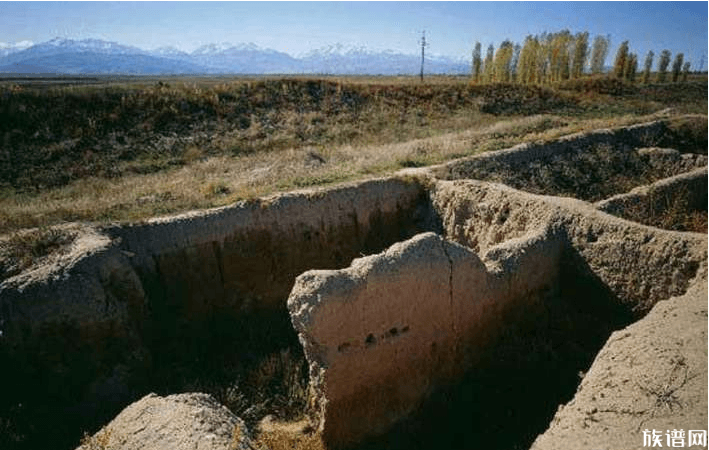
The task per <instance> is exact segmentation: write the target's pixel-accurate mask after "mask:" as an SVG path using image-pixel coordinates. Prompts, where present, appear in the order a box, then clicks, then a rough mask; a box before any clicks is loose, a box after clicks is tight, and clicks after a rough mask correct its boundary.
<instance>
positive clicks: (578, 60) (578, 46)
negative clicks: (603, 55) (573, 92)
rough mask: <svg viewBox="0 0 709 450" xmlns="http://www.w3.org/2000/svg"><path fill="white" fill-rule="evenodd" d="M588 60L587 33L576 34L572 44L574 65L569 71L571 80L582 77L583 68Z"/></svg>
mask: <svg viewBox="0 0 709 450" xmlns="http://www.w3.org/2000/svg"><path fill="white" fill-rule="evenodd" d="M587 58H588V31H584V32H583V33H577V34H576V40H575V42H574V63H573V68H572V70H571V78H580V77H581V75H583V68H584V67H585V66H586V59H587Z"/></svg>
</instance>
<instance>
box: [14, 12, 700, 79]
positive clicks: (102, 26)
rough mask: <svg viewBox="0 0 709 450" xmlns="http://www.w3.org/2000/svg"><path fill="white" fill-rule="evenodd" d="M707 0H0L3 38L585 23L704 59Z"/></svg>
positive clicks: (156, 37)
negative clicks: (82, 0) (687, 0)
mask: <svg viewBox="0 0 709 450" xmlns="http://www.w3.org/2000/svg"><path fill="white" fill-rule="evenodd" d="M707 5H708V3H707V2H706V1H704V2H684V1H678V2H47V3H45V2H0V42H5V43H9V42H20V41H32V42H35V43H39V42H43V41H47V40H49V39H52V38H54V37H65V38H71V39H83V38H99V39H105V40H110V41H117V42H120V43H123V44H128V45H134V46H137V47H140V48H144V49H152V48H157V47H160V46H167V45H169V46H175V47H178V48H180V49H183V50H187V51H191V50H194V49H195V48H197V47H199V46H200V45H204V44H208V43H212V42H230V43H234V44H237V43H242V42H244V43H245V42H253V43H255V44H257V45H259V46H261V47H267V48H273V49H275V50H279V51H284V52H287V53H290V54H291V55H299V54H302V53H304V52H306V51H308V50H312V49H315V48H318V47H322V46H325V45H329V44H334V43H342V44H346V45H364V46H367V47H369V48H372V49H375V50H384V49H391V50H395V51H401V52H404V53H416V52H417V41H418V39H419V37H420V33H421V30H423V29H425V30H426V34H427V38H428V41H429V43H430V45H429V49H428V51H429V52H430V53H433V54H439V55H449V56H454V57H465V58H468V57H469V55H470V53H471V50H472V47H473V45H474V43H475V41H480V42H481V43H482V44H483V48H485V47H487V46H488V45H489V44H493V45H495V47H497V46H498V45H499V43H500V42H502V41H503V40H504V39H510V40H512V41H513V42H519V43H521V42H523V40H524V37H525V36H526V35H528V34H539V33H542V32H544V31H549V32H552V31H559V30H561V29H564V28H568V29H569V30H571V31H572V32H578V31H588V32H589V33H590V34H591V39H593V37H594V36H596V35H599V34H601V35H610V36H611V50H610V54H609V56H608V59H609V60H611V59H612V58H613V55H614V53H615V49H616V48H617V46H618V44H620V42H621V41H622V40H625V39H627V40H629V41H630V47H631V51H634V52H636V53H638V55H639V59H640V62H641V64H642V60H643V58H644V55H645V54H646V53H647V51H648V50H653V51H654V52H655V54H656V55H657V54H659V52H660V51H661V50H662V49H668V50H670V51H671V52H672V53H673V55H674V54H675V53H677V52H683V53H684V54H685V60H687V59H688V60H690V61H692V63H693V66H697V65H698V64H699V62H700V60H702V59H703V60H704V67H706V64H707V57H706V53H707V42H708V38H707V14H708V13H707Z"/></svg>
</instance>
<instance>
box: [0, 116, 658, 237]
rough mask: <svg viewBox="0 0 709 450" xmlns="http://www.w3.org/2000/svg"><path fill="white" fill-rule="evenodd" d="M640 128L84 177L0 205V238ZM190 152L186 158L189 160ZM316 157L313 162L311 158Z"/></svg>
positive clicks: (510, 122) (490, 130) (537, 133)
mask: <svg viewBox="0 0 709 450" xmlns="http://www.w3.org/2000/svg"><path fill="white" fill-rule="evenodd" d="M644 120H647V118H646V117H634V116H626V117H620V118H614V119H588V120H584V121H567V120H564V119H562V118H560V117H558V116H553V115H535V116H529V117H521V118H512V119H507V120H504V121H502V120H500V121H497V122H495V123H492V124H490V123H489V122H486V121H483V123H482V124H479V125H477V126H473V127H470V128H468V129H467V130H466V131H462V132H454V133H445V134H442V135H439V136H434V137H429V138H422V139H415V140H410V141H406V142H400V143H390V144H383V145H349V144H348V145H340V146H337V147H331V148H322V149H315V148H314V147H311V146H306V147H302V148H290V149H286V150H275V151H269V152H259V153H251V154H246V155H240V156H225V155H219V156H211V157H205V158H193V159H192V161H191V162H190V163H189V164H186V165H184V166H182V167H178V168H173V169H170V170H165V171H160V172H157V173H150V174H133V175H126V176H123V177H121V178H117V179H107V178H98V177H90V178H85V179H81V180H78V181H75V182H72V183H70V184H68V185H66V186H62V187H58V188H55V189H47V190H42V191H40V192H38V193H36V194H28V193H25V194H14V195H7V196H2V197H0V233H2V232H9V231H11V230H16V229H20V228H28V227H36V226H41V225H46V224H56V223H60V222H63V221H76V220H89V221H125V220H128V221H135V220H141V219H144V218H147V217H151V216H155V215H161V214H168V213H173V212H179V211H185V210H189V209H194V208H205V207H216V206H223V205H228V204H230V203H233V202H235V201H238V200H242V199H249V198H254V197H257V196H263V195H268V194H271V193H274V192H278V191H288V190H292V189H297V188H302V187H308V186H317V185H325V184H329V183H336V182H340V181H347V180H353V179H358V178H365V177H372V176H380V175H384V174H387V173H391V172H393V171H395V170H398V169H401V168H404V167H414V166H416V167H418V166H425V165H430V164H435V163H439V162H443V161H446V160H449V159H452V158H457V157H461V156H466V155H470V154H475V153H479V152H484V151H489V150H497V149H500V148H506V147H509V146H512V145H515V144H517V143H520V142H524V141H529V140H548V139H553V138H555V137H559V136H562V135H564V134H569V133H574V132H577V131H581V130H587V129H595V128H601V127H609V126H621V125H626V124H630V123H636V122H641V121H644ZM195 152H197V150H191V152H190V153H191V154H195ZM313 154H316V155H317V158H314V157H313Z"/></svg>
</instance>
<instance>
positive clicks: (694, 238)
mask: <svg viewBox="0 0 709 450" xmlns="http://www.w3.org/2000/svg"><path fill="white" fill-rule="evenodd" d="M663 133H664V124H663V122H662V121H658V122H652V123H648V124H642V125H636V126H633V127H625V128H620V129H616V130H600V131H597V132H592V133H585V134H579V135H573V136H567V137H564V138H561V139H558V140H555V141H552V142H548V143H532V144H523V145H521V146H517V147H514V148H512V149H509V150H502V151H498V152H491V153H487V154H483V155H479V156H474V157H470V158H464V159H461V160H457V161H453V162H450V163H447V164H443V165H440V166H434V167H429V168H422V169H410V170H406V171H402V172H401V173H399V174H396V175H394V176H392V177H389V178H384V179H376V180H369V181H364V182H359V183H349V184H345V185H341V186H337V187H334V188H323V189H314V190H308V191H301V192H294V193H288V194H284V195H276V196H272V197H269V198H264V199H259V200H253V201H245V202H240V203H238V204H235V205H233V206H229V207H224V208H219V209H214V210H209V211H203V212H194V213H189V214H183V215H179V216H175V217H166V218H157V219H151V220H149V221H146V222H144V223H138V224H133V225H112V226H104V227H100V228H97V227H91V226H88V225H81V226H79V225H77V226H76V230H77V231H76V232H77V236H78V237H77V238H76V239H75V240H74V241H73V242H72V244H71V246H70V248H69V249H67V250H66V251H65V252H63V253H60V254H57V255H54V256H52V257H50V258H48V259H46V260H45V261H44V262H43V263H42V264H39V265H38V266H35V267H33V268H31V269H29V270H27V271H25V272H23V273H20V274H18V275H14V276H12V277H10V278H7V279H5V280H3V281H2V283H1V284H0V331H1V332H2V334H1V335H0V364H1V365H2V366H3V367H5V368H8V370H4V371H3V375H2V377H3V380H2V381H4V382H3V383H0V389H2V392H0V399H2V400H0V402H1V404H0V419H4V420H9V419H8V418H12V419H13V420H15V421H16V422H17V423H13V424H11V426H12V427H14V428H12V430H17V431H16V432H17V433H20V432H22V433H25V436H26V440H25V442H26V443H27V445H28V446H32V445H37V444H40V443H43V442H46V441H47V439H49V441H50V442H65V443H71V442H74V441H75V440H76V439H77V434H78V433H79V432H80V430H84V429H95V428H96V427H98V426H100V425H101V424H102V423H105V422H106V421H107V420H108V419H110V418H111V417H113V416H114V415H115V414H116V413H117V412H118V411H120V410H121V409H122V408H124V407H125V406H126V405H128V404H130V403H131V402H133V401H135V400H137V399H138V398H140V397H142V396H143V395H145V394H147V393H148V392H151V391H153V390H156V389H158V387H159V388H163V389H166V390H169V389H171V388H174V387H176V386H179V382H180V379H184V378H187V377H188V376H192V375H193V373H192V372H189V370H192V369H186V368H190V367H192V366H195V365H199V366H200V370H202V371H203V372H210V371H216V370H218V368H219V367H221V366H223V365H225V364H227V363H228V362H230V361H239V362H243V361H249V360H253V359H257V358H258V357H259V355H263V354H266V353H268V352H270V351H273V350H274V349H278V348H284V347H287V346H291V345H296V346H297V345H298V344H297V343H298V342H300V344H302V348H303V349H304V352H305V356H306V358H307V362H308V365H309V377H310V389H311V399H310V414H311V417H312V420H313V422H314V424H315V425H316V427H317V428H318V429H319V430H320V431H321V432H322V435H323V438H324V440H325V442H326V443H327V444H328V446H329V447H332V448H343V447H356V446H360V447H362V448H366V446H367V445H368V443H371V444H372V445H374V446H376V445H380V446H381V444H382V442H384V443H385V445H386V446H387V447H389V448H417V447H420V448H424V447H426V446H429V448H430V445H431V444H432V443H438V444H440V443H441V441H440V439H442V437H441V434H443V435H445V436H446V437H445V439H448V440H444V441H443V445H444V447H450V448H461V447H465V446H466V444H469V443H471V442H473V441H470V439H474V442H475V443H477V444H480V443H484V444H486V445H487V446H492V443H496V444H497V445H499V446H500V447H506V448H509V447H512V446H518V447H519V446H527V447H528V446H529V445H531V444H532V442H534V440H535V438H536V437H537V436H538V435H539V434H540V433H542V432H543V431H544V430H545V429H546V427H547V426H548V425H549V423H550V422H552V417H553V416H554V414H555V413H556V412H557V407H558V405H559V404H563V403H567V402H569V401H570V400H572V398H574V394H575V393H576V391H577V388H579V381H581V380H580V378H579V373H580V372H583V373H584V374H585V373H588V375H587V376H586V377H585V378H583V383H582V384H581V387H582V388H583V386H585V385H588V384H589V383H591V382H593V380H594V378H593V376H594V374H596V372H598V370H597V369H596V364H597V363H598V361H599V360H598V359H596V362H595V363H594V358H597V356H598V357H599V358H600V355H602V354H603V351H605V350H602V349H605V348H606V347H604V345H606V346H607V345H611V344H612V343H613V342H615V341H614V339H615V340H616V341H617V340H618V339H619V338H618V336H617V335H616V334H613V333H614V332H617V331H618V330H624V329H631V328H632V327H639V326H641V325H640V324H641V323H643V321H644V320H646V318H652V317H653V316H654V315H656V313H655V311H657V309H658V307H659V305H658V303H661V304H663V305H666V304H667V303H666V302H664V301H665V300H668V299H673V300H672V302H673V303H672V304H673V305H676V306H675V307H676V308H677V309H678V310H682V309H683V308H685V305H689V306H687V307H691V308H695V309H697V308H699V309H698V310H697V314H701V311H700V310H701V308H700V307H699V306H697V305H698V300H697V299H698V298H700V297H701V296H702V295H704V296H706V271H707V266H706V261H707V237H706V234H701V233H695V232H683V231H671V230H663V229H660V228H656V227H651V226H648V225H643V224H639V223H637V221H638V220H639V219H638V214H639V215H640V216H647V214H646V213H644V212H642V211H647V208H651V209H652V210H653V211H655V210H659V209H662V208H665V209H667V208H669V207H677V208H684V209H683V210H682V211H685V210H686V211H690V212H698V213H699V214H702V213H703V214H704V217H706V183H707V181H706V180H707V172H706V167H705V166H706V164H707V162H706V156H705V155H697V154H693V153H691V152H689V151H683V153H680V152H676V151H666V150H658V149H656V148H655V147H653V146H654V144H656V143H657V142H662V136H663ZM666 145H667V144H666V143H663V146H666ZM649 148H652V149H651V150H648V149H649ZM618 162H622V163H623V164H625V165H624V166H622V167H620V168H618V170H616V172H614V173H611V175H612V176H613V177H616V175H617V176H620V175H623V177H622V178H623V179H622V180H620V181H619V182H618V183H615V184H614V183H608V182H606V181H605V180H602V179H599V176H596V175H598V174H600V173H606V172H608V171H609V170H610V169H609V168H613V167H615V164H616V163H618ZM596 163H597V164H598V165H599V167H600V168H599V169H598V170H596V169H594V167H595V166H594V164H596ZM579 164H585V165H586V166H585V167H586V169H584V173H587V174H590V175H589V176H588V177H587V178H584V179H581V178H580V177H578V176H576V175H575V174H576V172H573V171H571V172H568V174H567V175H568V176H567V178H564V177H563V176H562V175H563V174H562V173H547V174H540V170H541V168H542V167H547V166H549V167H567V168H573V167H576V166H578V165H579ZM630 169H632V170H630ZM570 181H574V183H570ZM599 183H600V184H601V185H602V186H600V187H599V186H598V184H599ZM609 185H612V186H611V187H612V189H611V190H610V191H606V190H605V189H606V188H608V186H609ZM643 186H645V187H643ZM525 187H528V189H524V188H525ZM619 187H622V189H624V190H622V191H620V192H617V189H618V188H619ZM525 190H530V191H532V192H525ZM660 193H662V195H659V194H660ZM586 194H588V195H586ZM599 195H600V196H601V197H600V198H598V196H599ZM569 196H572V197H576V198H577V199H574V198H569ZM660 197H661V198H662V200H661V201H659V200H657V199H658V198H660ZM578 198H580V199H581V200H579V199H578ZM592 202H593V203H592ZM642 208H645V209H644V210H643V209H642ZM638 211H640V212H638ZM682 211H680V212H682ZM609 213H610V214H609ZM611 214H613V215H611ZM634 214H635V215H634ZM614 215H615V216H619V217H615V216H614ZM626 219H630V220H626ZM705 220H706V219H705ZM705 223H706V222H705ZM651 225H657V224H655V223H653V224H651ZM705 233H706V230H705ZM692 305H693V306H692ZM663 307H664V306H663ZM703 311H704V319H703V324H704V325H703V328H702V327H701V326H700V325H701V324H699V325H697V327H695V329H692V330H687V333H689V334H688V335H687V337H686V342H692V343H693V344H692V345H695V344H694V343H695V341H696V340H697V339H698V338H697V336H700V335H701V333H704V336H706V308H705V307H704V310H703ZM633 323H635V325H631V324H633ZM628 326H630V328H626V327H628ZM697 333H698V334H697ZM609 337H610V340H609ZM704 339H705V340H706V338H704ZM606 342H608V344H606ZM704 345H705V341H704ZM704 350H705V351H704V354H703V356H702V354H701V352H695V353H691V354H690V353H688V354H684V353H683V354H682V357H683V358H685V360H684V361H685V362H684V363H683V364H687V365H688V366H690V365H691V367H693V368H694V369H693V370H695V371H696V370H697V368H699V369H701V368H703V370H706V364H707V363H706V348H704ZM599 351H600V352H601V353H600V354H599ZM625 351H627V350H625ZM702 358H703V359H702ZM589 367H590V368H591V369H590V370H589ZM663 370H664V369H663ZM203 372H200V373H199V374H200V375H202V374H203ZM693 373H694V372H693ZM588 380H591V381H588ZM693 380H695V379H693ZM700 381H701V380H700ZM692 382H696V381H692ZM579 389H580V388H579ZM632 389H634V388H632V387H627V388H626V391H628V392H629V391H630V390H632ZM699 389H700V391H701V389H703V391H702V392H703V395H704V397H706V385H705V384H704V385H703V388H702V387H701V386H700V387H699ZM587 391H588V390H587ZM626 391H623V392H626ZM579 395H582V394H581V393H579V394H577V397H579ZM583 395H586V392H583ZM697 395H698V396H699V397H700V396H701V392H699V394H697ZM699 397H697V398H699ZM579 398H580V397H579ZM452 399H456V400H455V401H453V402H451V400H452ZM574 401H575V400H574ZM692 401H694V400H692ZM684 402H685V403H687V402H686V401H684ZM687 404H688V403H687ZM18 405H22V406H18ZM512 405H514V407H513V406H512ZM692 405H693V406H691V407H687V408H684V409H683V411H682V414H685V415H688V417H689V416H691V419H692V420H691V421H690V422H691V423H695V422H692V421H696V420H695V419H697V417H700V416H701V406H702V403H701V402H698V401H697V402H695V403H692ZM614 407H615V408H616V409H618V410H619V411H620V410H622V407H623V405H620V406H619V405H615V406H614ZM481 408H484V409H485V411H484V413H483V412H482V411H481ZM606 409H609V408H606ZM451 411H452V412H451ZM663 412H664V411H663ZM564 413H568V414H567V415H564ZM569 414H571V413H569V408H565V409H564V410H563V411H560V413H559V415H558V416H557V417H556V418H555V419H554V421H553V423H552V428H550V431H549V432H548V433H546V434H545V435H544V436H543V437H540V438H539V439H537V441H536V443H535V444H534V445H535V447H534V448H535V450H536V449H546V448H563V445H562V444H559V443H558V442H562V441H558V442H557V441H554V439H556V438H555V437H554V436H562V435H563V433H560V432H557V431H555V430H557V429H560V428H559V427H562V428H561V430H565V431H564V432H565V433H566V435H565V436H566V438H568V436H569V435H571V434H573V433H574V432H575V431H574V430H576V428H578V426H579V425H578V423H579V421H578V420H577V419H576V418H574V417H571V416H569ZM648 414H649V412H648ZM703 414H704V417H705V418H706V402H705V403H704V413H703ZM461 416H464V417H461ZM50 417H53V418H54V419H53V420H54V422H55V423H54V424H55V425H56V417H63V418H65V423H63V424H62V426H60V427H56V426H55V427H53V431H51V433H49V434H44V435H42V433H41V432H43V431H44V430H40V429H39V428H37V427H38V426H39V425H36V424H37V423H41V420H38V418H39V419H42V418H45V419H46V420H49V418H50ZM569 417H570V418H569ZM658 417H659V416H658ZM668 417H673V416H672V415H669V416H668ZM654 419H655V417H653V420H654ZM660 419H661V417H659V418H658V419H657V420H660ZM30 421H32V422H33V424H32V425H29V422H30ZM569 421H570V422H569ZM690 422H687V423H690ZM568 423H571V425H568ZM661 423H663V422H661V420H660V422H658V424H661ZM442 424H447V426H448V427H449V428H446V430H453V429H455V427H458V428H461V427H468V429H467V430H466V432H465V433H460V434H456V433H440V431H439V432H438V433H436V431H435V430H437V429H438V430H440V428H437V427H439V426H441V425H442ZM50 425H52V424H50ZM503 425H504V426H503ZM635 425H636V424H634V425H633V426H635ZM11 426H9V425H8V426H7V428H11ZM658 426H659V425H658ZM555 427H556V428H555ZM574 427H576V428H574ZM412 430H420V431H417V432H416V433H412ZM510 430H513V431H510ZM569 430H571V431H569ZM550 433H551V434H550ZM471 436H473V437H471ZM562 437H564V436H562ZM562 437H559V438H558V439H561V438H562ZM5 439H8V438H5ZM43 439H44V441H43ZM430 439H435V440H433V441H432V440H430ZM555 442H556V443H555ZM488 444H489V445H488ZM589 445H590V444H589ZM636 446H637V443H636ZM578 448H581V447H578ZM589 448H591V447H589ZM614 448H615V447H614ZM619 448H620V447H619Z"/></svg>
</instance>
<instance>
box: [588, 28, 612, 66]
mask: <svg viewBox="0 0 709 450" xmlns="http://www.w3.org/2000/svg"><path fill="white" fill-rule="evenodd" d="M610 42H611V38H610V36H606V37H603V36H596V38H595V39H594V40H593V48H592V50H591V73H592V74H599V73H603V65H604V64H605V63H606V56H608V47H609V46H610Z"/></svg>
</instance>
